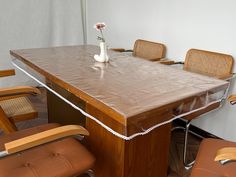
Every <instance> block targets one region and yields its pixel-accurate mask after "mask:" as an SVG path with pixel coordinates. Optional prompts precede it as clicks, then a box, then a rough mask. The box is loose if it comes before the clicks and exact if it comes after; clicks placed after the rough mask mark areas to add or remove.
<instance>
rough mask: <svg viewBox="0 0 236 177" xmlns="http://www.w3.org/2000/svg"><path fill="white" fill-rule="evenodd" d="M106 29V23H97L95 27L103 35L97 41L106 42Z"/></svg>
mask: <svg viewBox="0 0 236 177" xmlns="http://www.w3.org/2000/svg"><path fill="white" fill-rule="evenodd" d="M105 27H106V25H105V23H96V24H95V25H94V28H95V29H96V30H98V31H100V34H101V36H98V37H97V39H98V40H99V41H102V42H105V38H104V36H103V30H104V29H105Z"/></svg>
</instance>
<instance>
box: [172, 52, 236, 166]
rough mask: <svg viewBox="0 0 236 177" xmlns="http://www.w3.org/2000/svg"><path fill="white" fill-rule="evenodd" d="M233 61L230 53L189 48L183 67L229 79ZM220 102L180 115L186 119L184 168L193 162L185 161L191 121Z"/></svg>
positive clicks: (217, 105) (216, 106) (215, 107)
mask: <svg viewBox="0 0 236 177" xmlns="http://www.w3.org/2000/svg"><path fill="white" fill-rule="evenodd" d="M233 63H234V60H233V57H232V56H231V55H227V54H222V53H216V52H210V51H205V50H199V49H190V50H189V51H188V52H187V55H186V58H185V62H184V66H183V69H184V70H186V71H189V72H194V73H198V74H202V75H206V76H210V77H215V78H218V79H224V80H229V79H230V78H232V76H233V74H232V67H233ZM221 104H222V102H217V103H214V104H212V105H210V106H208V107H206V108H205V109H203V110H200V111H197V112H194V113H191V114H189V115H187V116H184V117H182V118H183V119H184V120H185V121H186V127H185V128H184V130H185V139H184V140H185V142H184V152H183V156H184V157H183V160H184V166H185V168H186V169H188V168H191V167H192V165H193V163H194V161H193V162H191V163H187V162H186V152H187V144H188V133H189V127H190V124H191V121H192V120H193V119H195V118H197V117H198V116H200V115H202V114H204V113H207V112H209V111H212V110H214V109H217V108H219V107H220V106H221ZM179 128H181V127H174V128H173V130H175V129H179Z"/></svg>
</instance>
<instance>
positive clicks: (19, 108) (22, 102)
mask: <svg viewBox="0 0 236 177" xmlns="http://www.w3.org/2000/svg"><path fill="white" fill-rule="evenodd" d="M0 106H1V108H2V109H3V110H4V112H5V114H6V115H7V117H8V118H11V119H13V120H14V122H18V121H22V120H28V119H32V118H36V117H37V114H38V113H37V111H36V109H35V108H34V107H33V105H32V104H31V102H30V100H29V99H28V98H27V97H18V98H12V99H8V100H2V101H0Z"/></svg>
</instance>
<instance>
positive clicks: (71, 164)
mask: <svg viewBox="0 0 236 177" xmlns="http://www.w3.org/2000/svg"><path fill="white" fill-rule="evenodd" d="M58 126H59V125H58V124H46V125H42V126H38V127H34V128H30V129H26V130H21V131H18V132H13V133H11V134H8V135H3V136H1V137H0V149H1V150H4V144H5V143H6V142H9V141H12V140H16V139H19V138H23V137H25V136H29V135H33V134H35V133H39V132H42V131H45V130H49V129H52V128H55V127H58ZM93 163H94V158H93V156H92V155H91V154H90V153H89V152H88V151H87V150H86V148H85V147H84V146H82V145H81V144H80V143H79V142H78V141H77V140H76V139H74V138H66V139H62V140H59V141H55V142H52V143H48V144H44V145H41V146H38V147H35V148H32V149H28V150H26V151H23V152H22V153H20V154H19V153H18V154H13V155H10V156H7V157H4V158H1V159H0V177H74V176H77V175H80V174H82V173H84V172H86V171H87V170H89V169H90V168H91V166H92V165H93Z"/></svg>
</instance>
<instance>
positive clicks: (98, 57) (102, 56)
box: [94, 42, 109, 62]
mask: <svg viewBox="0 0 236 177" xmlns="http://www.w3.org/2000/svg"><path fill="white" fill-rule="evenodd" d="M94 59H95V60H96V61H98V62H108V61H109V56H108V55H107V46H106V43H105V42H100V55H94Z"/></svg>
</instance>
